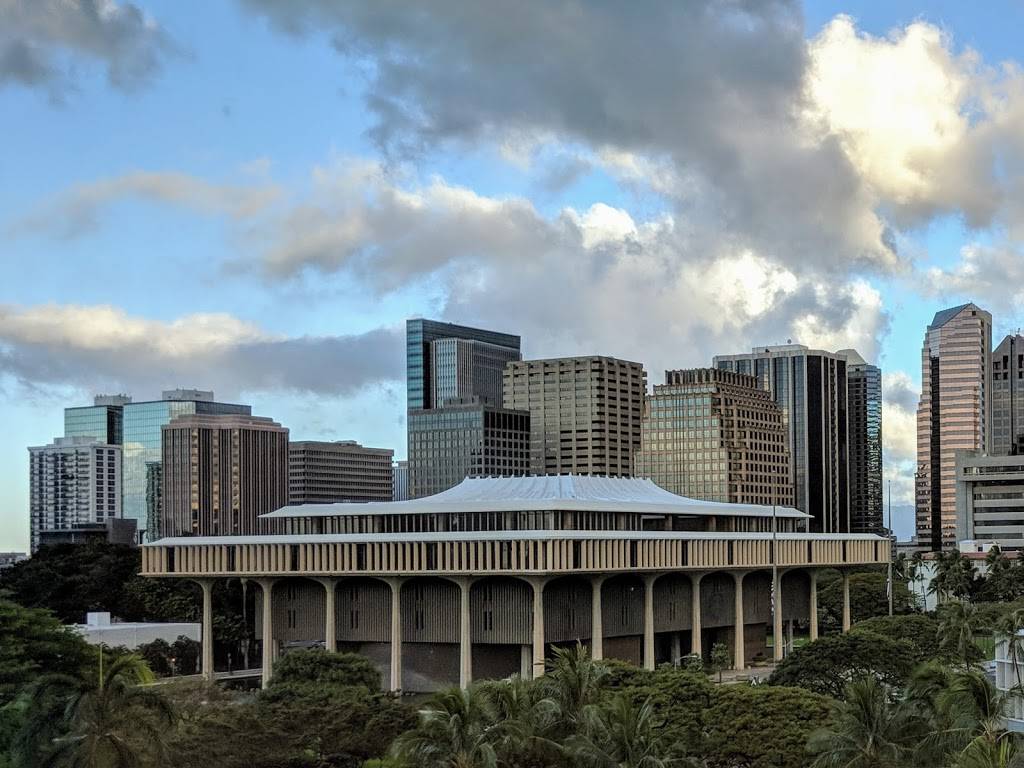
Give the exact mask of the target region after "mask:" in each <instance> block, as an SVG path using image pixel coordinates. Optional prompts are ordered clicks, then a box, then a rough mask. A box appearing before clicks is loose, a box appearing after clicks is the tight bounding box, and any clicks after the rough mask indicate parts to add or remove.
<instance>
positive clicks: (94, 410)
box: [64, 395, 132, 445]
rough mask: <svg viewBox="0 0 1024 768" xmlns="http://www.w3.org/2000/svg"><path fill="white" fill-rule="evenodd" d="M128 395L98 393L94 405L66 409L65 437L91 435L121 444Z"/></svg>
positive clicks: (95, 438)
mask: <svg viewBox="0 0 1024 768" xmlns="http://www.w3.org/2000/svg"><path fill="white" fill-rule="evenodd" d="M131 401H132V399H131V398H130V397H128V395H96V397H95V398H94V400H93V404H92V405H85V406H81V407H76V408H65V409H64V437H91V438H93V439H94V440H99V441H100V442H102V443H106V444H107V445H120V444H121V442H122V437H123V436H122V423H123V419H124V406H125V405H127V404H128V403H130V402H131Z"/></svg>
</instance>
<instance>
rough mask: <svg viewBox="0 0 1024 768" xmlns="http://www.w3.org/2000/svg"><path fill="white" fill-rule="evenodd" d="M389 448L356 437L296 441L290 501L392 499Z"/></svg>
mask: <svg viewBox="0 0 1024 768" xmlns="http://www.w3.org/2000/svg"><path fill="white" fill-rule="evenodd" d="M394 457H395V452H394V451H393V450H391V449H390V448H366V447H364V446H362V445H360V444H359V443H357V442H356V441H355V440H338V441H335V442H328V441H322V440H295V441H293V442H291V443H290V444H289V446H288V488H289V490H288V503H289V504H332V503H334V502H339V501H391V500H392V499H391V496H392V487H391V486H392V476H391V463H392V461H393V460H394Z"/></svg>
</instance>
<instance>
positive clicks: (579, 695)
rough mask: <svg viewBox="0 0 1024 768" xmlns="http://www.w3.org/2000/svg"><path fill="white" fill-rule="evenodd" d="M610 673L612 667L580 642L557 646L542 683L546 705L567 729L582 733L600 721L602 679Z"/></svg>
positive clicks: (541, 689) (566, 730)
mask: <svg viewBox="0 0 1024 768" xmlns="http://www.w3.org/2000/svg"><path fill="white" fill-rule="evenodd" d="M606 674H608V668H607V667H606V666H605V665H604V664H602V663H600V662H596V661H594V660H593V659H592V658H591V657H590V651H589V650H588V649H587V647H586V646H584V645H582V644H580V643H577V644H576V645H575V646H574V647H572V648H557V647H556V648H555V649H554V658H553V659H552V660H551V661H550V662H549V663H548V671H547V674H545V675H544V677H543V678H541V680H540V681H539V685H540V691H541V696H542V698H543V699H544V700H545V704H544V706H546V707H549V708H550V710H551V713H552V716H553V717H554V719H555V721H556V722H557V725H558V727H559V728H560V729H561V730H562V731H563V733H579V732H581V731H585V730H587V729H588V728H590V727H591V726H592V725H593V724H594V723H595V722H596V718H597V716H598V711H597V710H598V705H599V702H600V698H601V681H602V679H603V678H604V676H605V675H606Z"/></svg>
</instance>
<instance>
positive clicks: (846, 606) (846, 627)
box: [843, 571, 850, 632]
mask: <svg viewBox="0 0 1024 768" xmlns="http://www.w3.org/2000/svg"><path fill="white" fill-rule="evenodd" d="M849 631H850V574H849V573H847V572H846V571H843V632H849Z"/></svg>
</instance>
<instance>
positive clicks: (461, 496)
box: [262, 475, 809, 518]
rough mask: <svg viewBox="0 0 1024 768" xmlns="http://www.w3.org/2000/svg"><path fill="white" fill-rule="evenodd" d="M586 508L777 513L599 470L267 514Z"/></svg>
mask: <svg viewBox="0 0 1024 768" xmlns="http://www.w3.org/2000/svg"><path fill="white" fill-rule="evenodd" d="M524 510H535V511H548V510H584V511H591V512H637V513H640V514H652V515H665V514H680V515H718V516H723V517H771V516H772V514H773V513H772V508H771V507H765V506H759V505H757V504H730V503H725V502H719V501H699V500H697V499H690V498H687V497H685V496H678V495H676V494H674V493H671V492H670V491H666V490H665V489H664V488H661V487H660V486H657V485H655V484H654V483H653V482H652V481H650V480H643V479H640V478H628V477H604V476H595V475H545V476H539V477H471V478H466V479H465V480H463V481H462V482H461V483H459V484H458V485H456V486H455V487H454V488H449V489H448V490H447V491H442V492H441V493H438V494H435V495H433V496H427V497H425V498H422V499H411V500H409V501H389V502H369V503H363V504H360V503H342V504H299V505H293V506H287V507H282V508H281V509H279V510H277V511H276V512H270V513H268V514H265V515H262V517H271V518H281V517H336V516H343V515H402V514H438V513H440V514H443V513H446V512H518V511H524ZM774 514H775V515H776V516H778V517H789V518H794V517H795V518H806V517H809V515H806V514H804V513H803V512H800V511H798V510H796V509H793V508H792V507H776V508H775V512H774Z"/></svg>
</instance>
